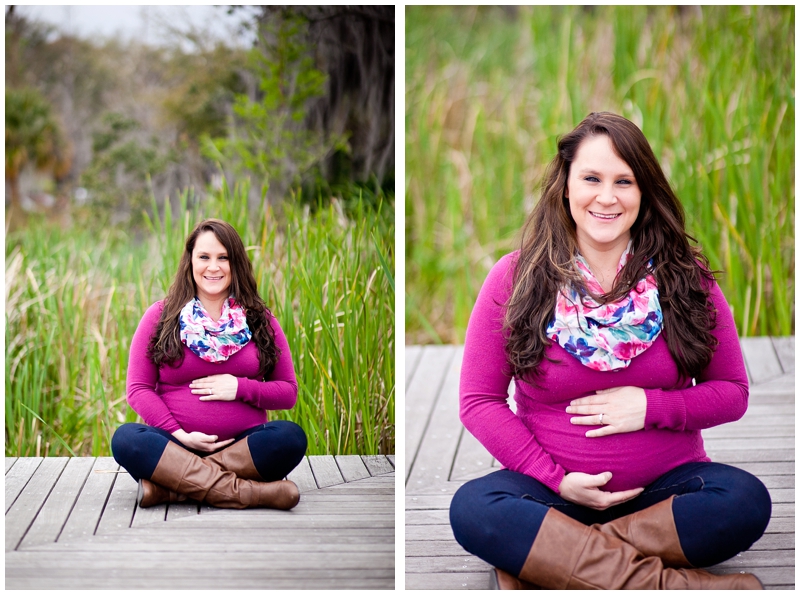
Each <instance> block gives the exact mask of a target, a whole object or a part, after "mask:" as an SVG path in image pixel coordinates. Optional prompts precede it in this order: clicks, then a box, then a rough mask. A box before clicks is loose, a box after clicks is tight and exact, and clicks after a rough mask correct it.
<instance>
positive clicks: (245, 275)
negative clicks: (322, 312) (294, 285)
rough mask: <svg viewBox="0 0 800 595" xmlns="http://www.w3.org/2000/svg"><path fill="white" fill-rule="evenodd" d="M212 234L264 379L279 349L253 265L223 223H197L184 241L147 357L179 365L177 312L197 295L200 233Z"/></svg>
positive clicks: (161, 362) (277, 355) (270, 369)
mask: <svg viewBox="0 0 800 595" xmlns="http://www.w3.org/2000/svg"><path fill="white" fill-rule="evenodd" d="M207 231H210V232H212V233H213V234H214V235H215V236H216V238H217V239H218V240H219V242H220V244H222V245H223V246H224V247H225V250H226V251H227V252H228V262H229V263H230V267H231V286H230V294H231V296H233V297H234V298H235V299H236V302H237V303H238V304H239V305H241V306H242V307H243V308H244V310H245V314H246V317H247V325H248V326H249V327H250V332H251V333H252V334H253V341H255V345H256V347H257V348H258V361H259V368H258V375H259V377H262V378H266V377H267V376H268V375H269V374H270V373H271V372H272V370H273V368H274V367H275V363H276V362H277V361H278V357H279V356H280V350H279V349H278V347H277V345H275V332H274V331H273V329H272V325H271V324H270V322H269V309H268V308H267V305H266V304H265V303H264V300H262V299H261V296H260V295H259V294H258V287H257V285H256V278H255V276H254V275H253V265H252V264H251V263H250V259H249V258H248V257H247V252H246V251H245V249H244V244H243V243H242V239H241V238H240V237H239V234H238V233H236V230H235V229H234V228H233V227H232V226H231V225H230V224H228V223H226V222H225V221H221V220H219V219H206V220H205V221H201V222H200V223H198V224H197V225H196V226H195V228H194V229H193V230H192V233H190V234H189V237H188V238H186V248H185V250H184V251H183V255H182V256H181V261H180V264H178V272H177V273H176V274H175V281H173V283H172V286H171V287H170V288H169V292H168V293H167V297H166V298H165V299H164V309H163V310H162V311H161V318H159V320H158V326H157V327H156V331H155V333H153V336H152V337H151V338H150V345H149V348H148V356H149V357H150V360H151V361H152V362H153V363H154V364H155V365H156V366H160V365H161V364H169V365H175V364H176V363H182V362H183V353H184V352H183V343H181V337H180V321H179V318H180V312H181V310H182V309H183V307H184V306H185V305H186V304H187V303H188V302H189V301H190V300H192V299H194V297H195V295H197V286H196V285H195V282H194V275H193V271H192V252H193V251H194V244H195V242H196V241H197V238H198V237H199V236H200V234H202V233H205V232H207Z"/></svg>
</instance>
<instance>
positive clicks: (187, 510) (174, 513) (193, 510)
mask: <svg viewBox="0 0 800 595" xmlns="http://www.w3.org/2000/svg"><path fill="white" fill-rule="evenodd" d="M198 508H199V504H198V503H197V502H194V501H192V500H189V501H186V502H175V503H174V504H170V505H169V506H167V520H168V521H175V520H178V519H182V518H184V517H190V516H197V515H198V514H199V511H198Z"/></svg>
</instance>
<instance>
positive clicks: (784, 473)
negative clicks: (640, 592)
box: [405, 337, 795, 590]
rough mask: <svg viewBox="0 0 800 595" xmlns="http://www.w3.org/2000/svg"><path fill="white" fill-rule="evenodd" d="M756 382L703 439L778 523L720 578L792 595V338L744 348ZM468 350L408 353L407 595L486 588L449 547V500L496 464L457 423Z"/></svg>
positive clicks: (476, 567)
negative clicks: (741, 473)
mask: <svg viewBox="0 0 800 595" xmlns="http://www.w3.org/2000/svg"><path fill="white" fill-rule="evenodd" d="M742 349H743V351H744V355H745V361H746V364H747V369H748V375H749V377H750V406H749V409H748V411H747V413H746V414H745V416H744V417H743V418H742V419H741V420H739V421H737V422H735V423H732V424H725V425H723V426H719V427H716V428H712V429H710V430H707V431H704V432H703V437H704V440H705V445H706V452H707V453H708V455H709V456H710V457H711V459H712V460H713V461H717V462H720V463H728V464H731V465H735V466H737V467H741V468H742V469H745V470H747V471H749V472H751V473H753V474H755V475H756V476H758V477H759V478H760V479H761V480H762V481H763V482H764V483H765V485H766V486H767V488H768V489H769V491H770V494H771V496H772V503H773V506H772V520H771V522H770V524H769V526H768V527H767V532H766V533H765V535H764V536H763V537H762V538H761V539H760V540H759V541H758V542H756V543H755V544H754V545H753V547H752V548H751V549H750V550H749V551H747V552H744V553H742V554H740V555H738V556H736V557H735V558H733V559H731V560H729V561H727V562H725V563H724V564H720V565H719V566H718V567H715V568H714V570H717V569H718V570H720V571H722V572H731V571H732V570H734V569H736V570H737V571H748V572H754V573H755V574H756V575H757V576H758V577H759V578H760V579H761V581H762V582H763V583H764V584H765V586H766V588H768V589H792V590H793V589H794V586H795V578H794V577H795V559H794V540H795V535H794V485H795V483H794V481H795V480H794V467H795V463H794V461H795V452H794V444H795V432H794V394H795V389H794V337H782V338H769V337H756V338H749V339H745V340H743V341H742ZM462 352H463V347H458V346H425V347H421V346H410V347H406V351H405V361H406V378H405V380H406V402H405V420H406V422H405V435H406V450H405V453H406V458H405V461H406V469H405V473H406V493H405V500H406V501H405V525H406V526H405V537H406V552H405V556H406V559H405V563H406V567H405V585H406V589H487V588H488V587H489V569H490V567H489V565H488V564H486V563H485V562H483V561H482V560H480V559H478V558H476V557H475V556H471V555H470V554H468V553H467V552H466V551H465V550H464V549H463V548H461V546H459V545H458V543H457V542H456V541H455V539H454V538H453V533H452V531H451V529H450V524H449V520H448V510H449V506H450V500H451V498H452V496H453V494H454V493H455V491H456V489H458V487H459V486H461V484H463V483H464V482H465V481H467V480H469V479H473V478H475V477H480V476H482V475H485V474H486V473H488V472H490V471H493V470H495V469H498V468H499V466H498V463H497V461H495V460H494V459H493V458H492V456H491V455H490V454H489V453H488V452H487V451H486V450H485V449H484V448H483V447H482V446H481V445H480V444H479V443H478V441H477V440H476V439H475V438H474V437H473V436H472V435H471V434H470V433H469V432H467V431H466V430H465V429H464V427H463V426H462V425H461V422H460V421H459V419H458V382H459V374H460V369H461V356H462Z"/></svg>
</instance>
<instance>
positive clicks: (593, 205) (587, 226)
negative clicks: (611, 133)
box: [565, 134, 642, 255]
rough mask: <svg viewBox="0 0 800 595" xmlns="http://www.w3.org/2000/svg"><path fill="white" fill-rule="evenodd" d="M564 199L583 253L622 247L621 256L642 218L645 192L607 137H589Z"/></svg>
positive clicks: (571, 173)
mask: <svg viewBox="0 0 800 595" xmlns="http://www.w3.org/2000/svg"><path fill="white" fill-rule="evenodd" d="M565 196H566V197H567V198H568V199H569V210H570V213H572V218H573V219H574V220H575V225H576V226H577V235H578V247H579V248H580V250H581V253H583V254H584V255H586V253H587V251H601V252H608V251H609V250H616V249H618V248H619V249H620V255H621V254H622V251H623V250H624V249H625V247H626V246H627V245H628V240H630V237H631V227H632V226H633V224H634V223H635V222H636V217H637V216H638V215H639V205H640V204H641V202H642V192H641V190H639V185H638V184H637V183H636V178H634V177H633V170H632V169H631V168H630V166H629V165H628V164H627V163H626V162H625V161H623V160H622V159H621V158H620V157H618V156H617V154H616V153H614V149H613V147H612V145H611V139H609V138H608V136H606V135H605V134H599V135H595V136H589V137H587V138H586V139H585V140H584V141H583V142H582V143H581V144H580V146H579V147H578V151H577V154H576V155H575V160H574V161H573V162H572V165H571V166H570V170H569V178H568V179H567V190H566V193H565ZM620 246H621V248H620Z"/></svg>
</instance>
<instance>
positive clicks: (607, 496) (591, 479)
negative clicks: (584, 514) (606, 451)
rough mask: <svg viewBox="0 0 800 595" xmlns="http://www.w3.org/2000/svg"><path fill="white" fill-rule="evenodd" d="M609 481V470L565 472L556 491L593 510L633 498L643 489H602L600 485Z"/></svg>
mask: <svg viewBox="0 0 800 595" xmlns="http://www.w3.org/2000/svg"><path fill="white" fill-rule="evenodd" d="M609 481H611V472H610V471H606V472H605V473H600V474H599V475H589V474H587V473H567V474H566V475H565V476H564V479H562V480H561V483H560V484H559V486H558V491H559V493H560V495H561V497H562V498H564V499H565V500H569V501H570V502H572V503H573V504H580V505H581V506H587V507H589V508H594V509H595V510H605V509H606V508H609V507H611V506H616V505H617V504H622V503H623V502H627V501H628V500H633V499H634V498H635V497H636V496H638V495H639V494H641V493H642V491H643V490H644V488H634V489H632V490H625V491H624V492H604V491H602V490H601V489H600V487H601V486H604V485H606V484H607V483H608V482H609Z"/></svg>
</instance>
